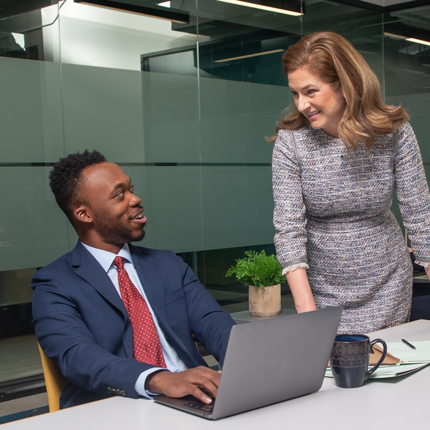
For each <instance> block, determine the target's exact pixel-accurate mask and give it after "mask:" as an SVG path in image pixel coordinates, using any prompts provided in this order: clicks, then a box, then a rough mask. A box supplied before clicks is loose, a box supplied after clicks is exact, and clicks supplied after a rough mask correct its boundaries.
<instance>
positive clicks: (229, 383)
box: [154, 307, 342, 420]
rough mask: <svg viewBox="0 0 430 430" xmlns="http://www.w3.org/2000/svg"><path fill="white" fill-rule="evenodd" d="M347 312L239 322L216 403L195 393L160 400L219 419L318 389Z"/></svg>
mask: <svg viewBox="0 0 430 430" xmlns="http://www.w3.org/2000/svg"><path fill="white" fill-rule="evenodd" d="M341 313H342V308H341V307H336V308H327V309H322V310H318V311H314V312H306V313H302V314H295V315H286V316H279V317H276V318H271V319H265V320H262V321H256V322H250V323H246V324H238V325H235V326H234V327H233V328H232V330H231V333H230V338H229V342H228V347H227V352H226V356H225V360H224V366H223V369H222V373H221V380H220V383H219V387H218V394H217V397H216V399H215V400H214V401H213V402H212V404H211V405H205V404H204V403H202V402H200V401H198V400H197V399H195V398H194V397H192V396H186V397H182V398H179V399H173V398H170V397H167V396H159V397H156V398H154V400H155V401H156V402H157V403H161V404H163V405H167V406H170V407H172V408H177V409H180V410H182V411H185V412H188V413H191V414H195V415H198V416H201V417H203V418H207V419H211V420H217V419H219V418H224V417H227V416H230V415H234V414H238V413H240V412H245V411H249V410H252V409H257V408H261V407H263V406H267V405H270V404H273V403H278V402H282V401H284V400H288V399H292V398H294V397H299V396H303V395H305V394H309V393H312V392H314V391H318V390H319V389H320V388H321V385H322V383H323V379H324V374H325V371H326V367H327V363H328V360H329V356H330V352H331V348H332V346H333V341H334V338H335V336H336V331H337V328H338V325H339V321H340V316H341Z"/></svg>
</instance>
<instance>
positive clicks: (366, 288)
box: [273, 32, 430, 333]
mask: <svg viewBox="0 0 430 430" xmlns="http://www.w3.org/2000/svg"><path fill="white" fill-rule="evenodd" d="M283 66H284V73H285V74H286V75H287V77H288V82H289V88H290V90H291V92H292V94H293V97H294V103H295V109H294V111H293V112H292V113H290V114H289V115H287V116H286V117H285V118H284V119H283V120H282V121H281V122H280V123H279V124H278V126H277V129H276V131H277V136H276V143H275V147H274V152H273V193H274V200H275V212H274V225H275V228H276V235H275V245H276V250H277V255H278V260H279V262H280V263H281V266H282V268H283V273H284V274H285V275H286V278H287V281H288V284H289V286H290V289H291V292H292V294H293V297H294V302H295V306H296V309H297V312H306V311H311V310H314V309H316V308H325V307H331V306H337V305H342V306H343V307H344V312H343V314H342V319H341V323H340V326H339V333H348V332H350V333H366V332H371V331H375V330H379V329H382V328H384V327H390V326H395V325H398V324H402V323H404V322H406V321H408V319H409V314H410V309H411V299H412V265H411V260H410V257H409V252H408V248H407V247H406V244H405V240H404V238H403V235H402V231H401V229H400V226H399V224H398V222H397V221H396V219H395V217H394V215H393V214H392V212H391V211H390V206H391V202H392V194H393V190H396V193H397V199H398V202H399V207H400V210H401V213H402V217H403V220H404V225H405V227H406V228H407V230H408V234H409V238H410V241H411V245H412V248H413V250H414V253H415V256H416V258H417V261H418V262H419V263H420V264H421V265H423V266H425V267H426V272H427V274H429V273H430V197H429V190H428V185H427V181H426V178H425V174H424V168H423V164H422V160H421V155H420V151H419V147H418V144H417V141H416V138H415V134H414V132H413V130H412V128H411V126H410V125H409V123H408V122H407V120H408V114H407V113H406V112H405V110H404V109H403V108H402V107H397V106H387V105H385V104H384V102H383V100H382V95H381V89H380V86H379V82H378V79H377V77H376V76H375V74H374V73H373V72H372V70H371V69H370V67H369V66H368V64H367V63H366V61H365V60H364V59H363V57H362V56H361V55H360V54H359V53H358V52H357V50H356V49H355V48H354V47H353V46H352V45H351V44H350V43H349V42H348V41H347V40H345V39H344V38H343V37H342V36H340V35H338V34H336V33H332V32H319V33H313V34H310V35H308V36H305V37H304V38H303V39H301V40H300V41H299V42H298V43H297V44H295V45H293V46H291V47H290V48H289V49H288V50H287V52H286V53H285V54H284V56H283ZM273 140H275V138H273Z"/></svg>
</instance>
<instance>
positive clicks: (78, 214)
mask: <svg viewBox="0 0 430 430" xmlns="http://www.w3.org/2000/svg"><path fill="white" fill-rule="evenodd" d="M73 216H74V218H75V220H76V221H78V222H87V223H90V222H92V221H93V216H92V213H91V210H90V209H89V208H88V206H86V205H80V206H78V207H77V208H76V209H75V210H74V211H73Z"/></svg>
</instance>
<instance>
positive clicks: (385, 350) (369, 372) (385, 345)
mask: <svg viewBox="0 0 430 430" xmlns="http://www.w3.org/2000/svg"><path fill="white" fill-rule="evenodd" d="M375 343H380V344H382V346H383V347H384V351H383V352H382V356H381V358H380V359H379V361H378V362H377V363H376V364H375V365H374V366H373V367H372V368H371V369H370V370H369V371H368V372H367V374H366V376H369V375H371V374H372V373H373V372H374V371H375V370H376V369H377V368H378V367H379V366H380V365H381V363H382V362H383V361H384V359H385V356H386V355H387V344H386V343H385V341H383V340H382V339H375V340H372V341H371V342H370V352H371V353H372V354H373V353H374V352H373V348H372V346H373V345H375Z"/></svg>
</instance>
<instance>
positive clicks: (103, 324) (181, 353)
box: [32, 151, 234, 408]
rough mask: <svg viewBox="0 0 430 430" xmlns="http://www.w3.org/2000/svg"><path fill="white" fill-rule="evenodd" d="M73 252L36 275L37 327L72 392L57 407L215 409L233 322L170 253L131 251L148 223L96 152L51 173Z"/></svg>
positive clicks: (129, 190)
mask: <svg viewBox="0 0 430 430" xmlns="http://www.w3.org/2000/svg"><path fill="white" fill-rule="evenodd" d="M50 180H51V188H52V191H53V193H54V195H55V198H56V201H57V203H58V205H59V206H60V208H61V209H62V210H63V211H64V212H65V214H66V215H67V217H68V218H69V220H70V222H71V223H72V225H73V227H74V228H75V230H76V232H77V234H78V236H79V241H78V244H77V245H76V247H75V248H74V249H73V250H72V251H71V252H69V253H67V254H65V255H63V256H62V257H61V258H59V259H58V260H56V261H54V262H53V263H52V264H50V265H48V266H46V267H44V268H42V269H40V270H39V271H38V272H36V273H35V275H34V276H33V280H32V288H33V289H34V294H33V317H34V320H33V323H34V325H35V330H36V335H37V338H38V340H39V342H40V345H41V347H42V349H43V350H44V352H45V354H46V355H47V356H48V357H49V358H50V359H51V360H52V361H54V363H56V364H57V365H58V366H59V368H60V369H61V372H62V373H63V375H64V376H65V377H66V378H67V380H68V381H69V382H70V384H69V385H68V386H67V387H66V388H65V390H64V391H63V393H62V395H61V399H60V407H61V408H66V407H70V406H74V405H79V404H82V403H87V402H90V401H94V400H98V399H103V398H106V397H111V396H113V395H115V394H119V395H122V396H128V397H134V398H137V397H139V396H144V397H150V396H151V395H152V394H157V393H160V394H166V395H168V396H171V397H182V396H184V395H187V394H192V395H193V396H195V397H197V398H198V399H199V400H201V401H203V402H205V403H210V402H211V399H210V398H209V397H208V396H207V395H206V394H205V393H204V392H203V391H202V390H203V389H205V390H206V391H207V392H209V393H211V394H213V395H214V396H215V395H216V392H217V387H218V383H219V373H218V372H216V371H214V370H211V369H210V368H208V367H207V366H206V363H205V361H204V360H203V358H202V357H201V356H200V354H199V353H198V350H197V348H196V346H195V343H194V339H196V340H198V341H200V342H201V343H202V344H203V345H204V347H205V348H206V349H207V350H208V351H209V352H211V353H212V354H213V355H214V356H215V358H217V359H218V360H219V361H220V363H222V361H223V359H224V355H225V351H226V348H227V342H228V337H229V334H230V330H231V327H232V326H233V325H234V321H233V320H232V318H231V317H230V315H229V314H228V313H227V312H225V311H223V310H222V309H221V308H220V307H219V305H218V304H217V303H216V301H215V300H214V299H213V298H212V296H211V295H210V294H209V293H208V292H207V291H206V289H205V287H204V286H203V285H202V284H201V283H200V282H199V280H198V279H197V277H196V276H195V274H194V273H193V272H192V271H191V269H190V268H189V267H188V266H187V265H186V264H185V263H184V262H183V261H182V259H180V258H179V257H177V256H176V255H175V254H174V253H173V252H171V251H158V250H154V249H148V248H142V247H138V246H133V245H131V244H130V242H133V241H139V240H142V239H143V237H144V235H145V232H144V227H145V224H146V221H147V220H146V217H145V216H144V215H143V207H142V206H141V200H140V198H139V197H137V196H136V195H135V194H134V192H133V186H132V184H131V181H130V178H129V177H128V176H127V175H126V174H125V172H124V171H123V170H122V169H121V168H120V167H119V166H117V165H116V164H113V163H110V162H108V161H107V160H106V159H105V157H104V156H103V155H101V154H100V153H99V152H97V151H93V152H88V151H85V152H84V153H83V154H79V153H78V154H71V155H69V156H68V157H66V158H63V159H61V160H60V161H59V162H58V163H57V164H56V165H55V166H54V168H53V170H52V171H51V174H50Z"/></svg>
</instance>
